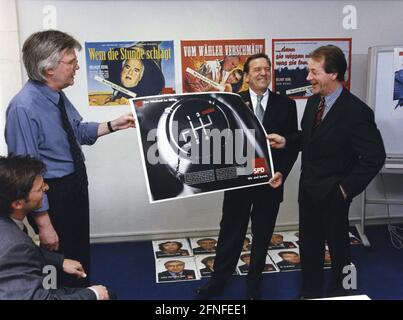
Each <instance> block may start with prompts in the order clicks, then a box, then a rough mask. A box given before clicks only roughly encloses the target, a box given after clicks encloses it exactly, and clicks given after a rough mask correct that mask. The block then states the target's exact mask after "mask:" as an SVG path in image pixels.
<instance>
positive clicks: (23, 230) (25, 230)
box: [22, 224, 28, 234]
mask: <svg viewBox="0 0 403 320" xmlns="http://www.w3.org/2000/svg"><path fill="white" fill-rule="evenodd" d="M22 232H24V233H25V234H28V229H27V226H26V225H25V224H24V225H23V227H22Z"/></svg>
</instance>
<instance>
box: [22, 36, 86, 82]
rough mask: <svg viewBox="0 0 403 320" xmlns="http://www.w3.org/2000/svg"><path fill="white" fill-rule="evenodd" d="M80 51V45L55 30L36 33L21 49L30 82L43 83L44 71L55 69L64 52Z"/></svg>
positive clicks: (44, 79)
mask: <svg viewBox="0 0 403 320" xmlns="http://www.w3.org/2000/svg"><path fill="white" fill-rule="evenodd" d="M66 49H67V50H71V49H77V50H81V44H80V43H79V42H78V41H77V40H76V39H74V38H73V37H72V36H70V35H68V34H67V33H64V32H61V31H57V30H46V31H40V32H36V33H34V34H32V35H30V36H29V38H28V39H27V40H26V41H25V42H24V45H23V47H22V60H23V61H24V66H25V69H26V70H27V74H28V77H29V78H30V79H31V80H36V81H40V82H45V81H46V78H45V76H44V71H45V70H46V69H52V68H56V67H57V66H58V64H59V63H60V59H61V55H62V53H64V51H65V50H66Z"/></svg>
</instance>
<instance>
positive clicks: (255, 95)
mask: <svg viewBox="0 0 403 320" xmlns="http://www.w3.org/2000/svg"><path fill="white" fill-rule="evenodd" d="M249 93H250V95H251V97H253V99H257V96H258V95H257V93H256V92H255V91H253V90H252V89H251V88H249ZM268 96H269V89H266V91H265V92H264V94H263V98H262V100H263V99H264V98H266V97H268Z"/></svg>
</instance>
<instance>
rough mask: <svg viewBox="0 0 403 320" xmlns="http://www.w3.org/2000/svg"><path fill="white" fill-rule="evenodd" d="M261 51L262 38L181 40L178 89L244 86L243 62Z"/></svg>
mask: <svg viewBox="0 0 403 320" xmlns="http://www.w3.org/2000/svg"><path fill="white" fill-rule="evenodd" d="M264 52H265V40H264V39H242V40H239V39H238V40H186V41H181V56H182V90H183V92H207V91H221V92H235V93H237V92H240V91H243V90H246V89H248V84H247V83H246V82H245V80H244V77H243V65H244V64H245V61H246V59H247V58H248V57H249V56H251V55H254V54H258V53H264Z"/></svg>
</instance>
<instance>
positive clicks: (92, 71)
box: [85, 41, 175, 106]
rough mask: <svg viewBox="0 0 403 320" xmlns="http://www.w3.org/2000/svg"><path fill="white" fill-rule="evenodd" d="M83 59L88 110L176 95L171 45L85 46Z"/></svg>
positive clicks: (119, 44) (115, 43)
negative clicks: (164, 95)
mask: <svg viewBox="0 0 403 320" xmlns="http://www.w3.org/2000/svg"><path fill="white" fill-rule="evenodd" d="M85 57H86V62H87V82H88V103H89V105H90V106H111V105H128V104H129V99H130V98H135V97H143V96H150V95H158V94H161V93H174V92H175V90H174V88H175V67H174V44H173V41H120V42H86V43H85Z"/></svg>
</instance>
